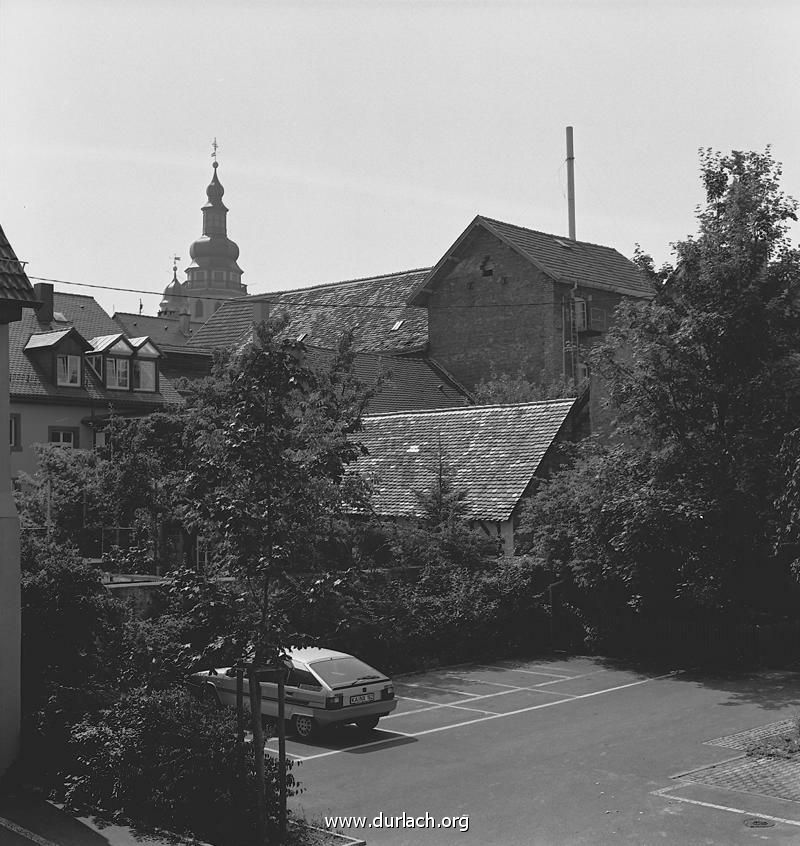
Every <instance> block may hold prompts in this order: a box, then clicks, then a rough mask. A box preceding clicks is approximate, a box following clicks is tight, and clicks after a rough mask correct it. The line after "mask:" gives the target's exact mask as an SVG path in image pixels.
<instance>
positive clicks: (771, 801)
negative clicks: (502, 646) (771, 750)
mask: <svg viewBox="0 0 800 846" xmlns="http://www.w3.org/2000/svg"><path fill="white" fill-rule="evenodd" d="M395 683H396V691H397V696H398V700H399V702H398V708H397V710H396V711H395V712H394V713H392V714H391V715H390V716H388V717H385V718H384V719H382V720H381V722H380V725H379V727H378V728H377V729H376V730H374V731H372V732H369V733H368V734H362V733H359V732H358V731H357V730H356V729H355V728H352V727H345V728H341V729H338V730H334V731H330V732H328V733H326V734H324V735H322V736H321V737H318V738H315V739H314V740H311V741H305V742H302V741H298V740H296V739H293V738H292V739H289V741H288V742H287V752H288V754H289V755H290V756H291V757H292V758H293V759H294V760H295V761H296V770H295V772H296V774H297V775H298V777H299V779H300V780H301V782H302V784H303V786H304V787H305V788H306V790H305V792H304V793H303V794H301V795H300V796H298V797H295V798H294V799H293V800H292V806H293V808H295V809H296V810H298V811H301V812H303V813H304V814H305V815H306V817H307V818H308V819H309V820H310V821H317V822H324V819H323V818H324V817H325V816H332V817H333V816H338V817H351V816H354V817H364V819H363V820H357V819H356V820H343V821H340V823H339V825H338V828H339V830H340V831H342V832H343V833H345V834H348V835H350V836H352V837H358V838H364V839H365V840H366V841H367V842H368V843H369V844H384V843H385V844H406V843H408V844H412V843H414V844H417V843H430V844H439V843H463V844H472V843H486V844H509V846H513V844H545V845H546V846H550V845H551V844H552V845H553V846H557V844H587V846H588V844H593V845H594V844H637V845H638V846H645V844H650V843H659V844H661V843H676V844H695V843H697V844H738V843H755V842H759V843H776V844H782V843H800V803H798V802H794V801H789V800H786V799H778V798H775V797H774V796H767V795H759V794H754V793H751V792H746V791H742V790H731V789H726V788H720V787H714V786H709V784H708V783H704V784H700V783H694V782H692V781H687V780H686V779H683V780H681V779H675V778H673V777H674V776H677V775H678V774H682V773H686V772H687V771H690V770H692V769H695V768H699V767H704V766H706V765H711V764H715V763H720V762H723V761H727V760H728V759H730V758H731V757H732V751H733V750H731V749H730V748H724V746H714V745H708V744H709V742H710V741H713V740H714V739H715V738H721V737H723V736H726V735H733V734H735V733H736V732H741V731H743V730H747V729H751V728H753V727H755V726H759V725H761V724H765V723H771V722H774V721H776V720H783V719H786V718H787V717H792V716H794V715H796V714H797V713H800V674H798V673H788V672H785V673H760V674H753V675H748V676H731V677H726V676H716V677H715V676H709V675H708V674H700V673H693V672H689V671H686V670H681V669H680V668H676V669H670V668H661V669H659V670H656V671H653V670H642V669H636V668H631V667H626V666H622V665H619V664H615V663H613V662H608V661H604V660H602V659H597V658H582V657H574V658H552V659H537V660H531V661H499V662H493V663H490V664H482V665H470V666H458V667H449V668H443V669H438V670H434V671H430V672H427V673H420V674H416V675H410V676H403V677H398V678H396V679H395ZM270 743H271V745H274V741H271V742H270ZM735 754H737V755H738V754H741V753H740V752H738V751H737V752H736V753H735ZM706 781H707V782H708V779H707V780H706ZM753 820H758V822H757V823H753ZM751 826H756V827H751Z"/></svg>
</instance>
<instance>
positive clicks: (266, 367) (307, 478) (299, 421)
mask: <svg viewBox="0 0 800 846" xmlns="http://www.w3.org/2000/svg"><path fill="white" fill-rule="evenodd" d="M281 326H282V324H281V323H280V322H278V323H272V324H260V325H259V326H257V327H255V332H254V339H253V342H252V343H249V344H247V345H246V346H245V347H244V348H243V349H241V350H239V351H237V352H235V353H233V354H231V355H229V356H226V357H220V358H219V359H218V360H217V363H216V365H215V371H214V376H215V379H214V380H213V381H212V382H210V383H207V384H206V385H205V386H203V387H202V388H201V390H200V391H199V392H198V394H197V395H196V396H195V397H194V398H193V399H192V400H191V402H190V405H191V406H192V407H193V409H194V411H195V413H196V419H199V420H202V421H203V427H202V428H200V429H198V430H197V431H196V432H195V441H194V445H195V450H196V454H195V457H194V464H193V468H192V469H191V470H190V471H189V472H188V473H187V474H186V476H185V479H184V486H183V494H184V502H185V503H186V505H185V507H184V509H183V519H184V520H185V521H186V523H187V525H188V526H190V527H193V528H195V529H196V530H197V531H203V532H204V533H205V534H206V535H207V536H208V537H209V538H210V540H211V541H213V549H214V559H215V562H216V564H217V566H218V567H219V570H220V572H225V573H229V574H231V575H234V576H236V578H237V584H238V585H240V586H241V588H242V596H241V599H242V602H241V605H240V614H239V617H238V621H237V622H238V624H239V626H238V630H237V631H236V632H234V633H232V638H233V639H234V640H235V641H237V642H238V643H239V645H240V646H241V648H242V649H243V651H244V652H246V653H247V654H248V656H249V658H250V662H251V663H250V672H249V678H250V701H251V713H252V719H253V734H254V743H255V749H256V761H257V765H258V766H259V771H258V777H259V779H260V785H261V788H260V793H263V787H264V782H263V779H264V770H263V747H264V739H263V732H262V727H261V719H260V694H259V688H258V673H259V672H260V668H264V667H276V666H279V663H278V662H279V658H280V655H281V653H282V651H283V649H284V648H285V647H286V646H288V645H289V643H290V641H291V640H292V638H293V637H294V636H295V633H293V632H291V631H287V628H286V625H285V620H283V619H281V618H279V617H278V616H277V615H276V614H275V613H274V611H275V609H274V606H273V595H274V591H275V589H276V588H277V587H278V586H280V584H282V583H283V582H284V581H285V579H286V578H287V576H289V575H291V574H292V573H295V574H297V573H303V572H309V571H311V570H313V569H315V568H319V567H321V566H324V564H325V561H324V558H323V556H322V554H321V552H320V550H321V548H322V547H325V546H328V547H329V546H330V545H331V544H335V540H336V537H335V536H336V534H337V532H338V531H339V530H340V529H341V526H342V525H343V524H342V521H341V519H340V518H341V516H342V514H343V510H344V507H345V504H346V496H347V495H354V494H355V493H356V492H357V491H358V486H357V485H356V484H354V483H353V482H352V480H350V479H349V478H348V476H347V468H348V465H349V464H350V463H352V462H353V461H354V460H355V459H356V458H357V457H358V455H359V454H360V446H359V444H358V443H357V441H355V440H353V436H354V435H356V433H357V432H358V429H359V427H360V425H361V413H362V411H363V408H364V406H365V403H366V400H367V397H368V395H369V392H368V391H365V390H364V389H362V388H361V386H360V385H359V383H358V382H357V380H355V379H354V377H353V376H352V374H351V372H350V364H351V362H352V353H351V351H350V339H349V338H345V339H344V340H343V343H342V345H341V347H340V349H339V354H338V355H337V357H336V358H335V360H334V362H333V363H332V365H331V367H330V369H329V370H328V371H326V372H317V371H314V370H312V369H311V368H310V367H309V366H308V365H307V364H306V362H305V355H304V347H303V345H302V344H301V343H300V342H297V341H290V340H282V341H281V340H278V339H277V337H276V335H277V333H278V331H279V330H280V328H281ZM259 762H260V764H259ZM261 826H262V827H261V829H260V831H261V832H262V833H263V818H262V820H261Z"/></svg>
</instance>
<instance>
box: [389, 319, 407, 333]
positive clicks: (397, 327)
mask: <svg viewBox="0 0 800 846" xmlns="http://www.w3.org/2000/svg"><path fill="white" fill-rule="evenodd" d="M404 323H405V320H398V321H397V322H396V323H395V324H394V326H392V328H391V329H390V331H391V332H396V331H397V330H398V329H399V328H400V327H401V326H402V325H403V324H404Z"/></svg>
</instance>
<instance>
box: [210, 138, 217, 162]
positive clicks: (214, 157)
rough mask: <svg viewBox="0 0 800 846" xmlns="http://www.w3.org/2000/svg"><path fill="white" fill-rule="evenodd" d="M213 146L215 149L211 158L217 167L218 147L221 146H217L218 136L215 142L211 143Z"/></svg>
mask: <svg viewBox="0 0 800 846" xmlns="http://www.w3.org/2000/svg"><path fill="white" fill-rule="evenodd" d="M211 146H212V147H213V148H214V152H213V153H212V154H211V158H212V159H214V164H215V165H216V163H217V147H219V144H217V136H216V135H215V136H214V140H213V141H212V142H211Z"/></svg>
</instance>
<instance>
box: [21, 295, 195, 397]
mask: <svg viewBox="0 0 800 846" xmlns="http://www.w3.org/2000/svg"><path fill="white" fill-rule="evenodd" d="M53 310H54V311H57V312H62V313H63V314H64V316H65V317H66V318H67V320H68V321H69V322H68V324H64V323H60V322H58V321H56V322H54V323H52V324H45V325H43V324H41V323H39V321H38V320H37V319H36V314H35V312H33V311H32V310H25V311H24V312H23V313H22V320H20V321H18V322H16V323H11V324H9V333H8V334H9V376H10V389H11V399H12V400H25V399H32V400H46V399H48V398H49V399H52V400H53V401H54V402H57V401H61V400H66V401H68V402H79V403H85V404H86V405H87V406H94V407H95V408H96V409H97V410H98V411H99V412H100V413H103V412H104V411H105V410H107V409H108V407H109V405H111V406H113V407H115V408H118V409H124V408H128V409H135V408H144V407H152V406H158V405H165V404H172V403H180V402H182V398H181V396H180V394H179V393H178V392H177V391H176V390H175V388H174V387H173V385H172V382H171V381H170V380H169V379H168V378H166V377H165V376H163V375H162V376H161V377H160V378H159V387H160V392H159V393H157V394H151V393H138V392H133V391H114V390H108V389H107V388H105V387H104V386H103V385H102V384H101V383H100V381H99V380H98V379H97V378H96V377H95V376H94V374H93V373H92V371H91V368H89V367H84V369H83V372H84V384H83V386H81V387H80V388H75V387H64V386H59V385H55V384H53V382H52V381H50V380H49V379H48V378H47V376H46V375H45V374H44V373H43V372H42V371H41V370H40V369H39V368H38V367H37V365H36V364H35V363H34V361H33V360H32V359H31V358H30V356H28V355H26V354H25V352H24V349H25V345H26V344H27V343H28V340H29V339H30V337H31V335H34V334H37V333H47V334H53V333H59V332H61V331H63V330H69V329H70V328H71V327H74V328H75V330H76V331H77V332H78V333H79V334H80V335H81V336H82V337H83V338H84V339H88V338H99V337H102V336H105V335H118V334H119V326H118V325H117V324H116V323H115V322H114V321H113V320H112V319H111V318H110V317H109V316H108V315H107V314H106V313H105V312H104V311H103V309H102V308H101V307H100V306H99V305H98V303H97V302H95V300H94V299H92V297H87V296H84V295H81V294H61V293H58V292H55V293H54V294H53ZM88 346H89V344H88V341H87V347H88Z"/></svg>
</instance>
